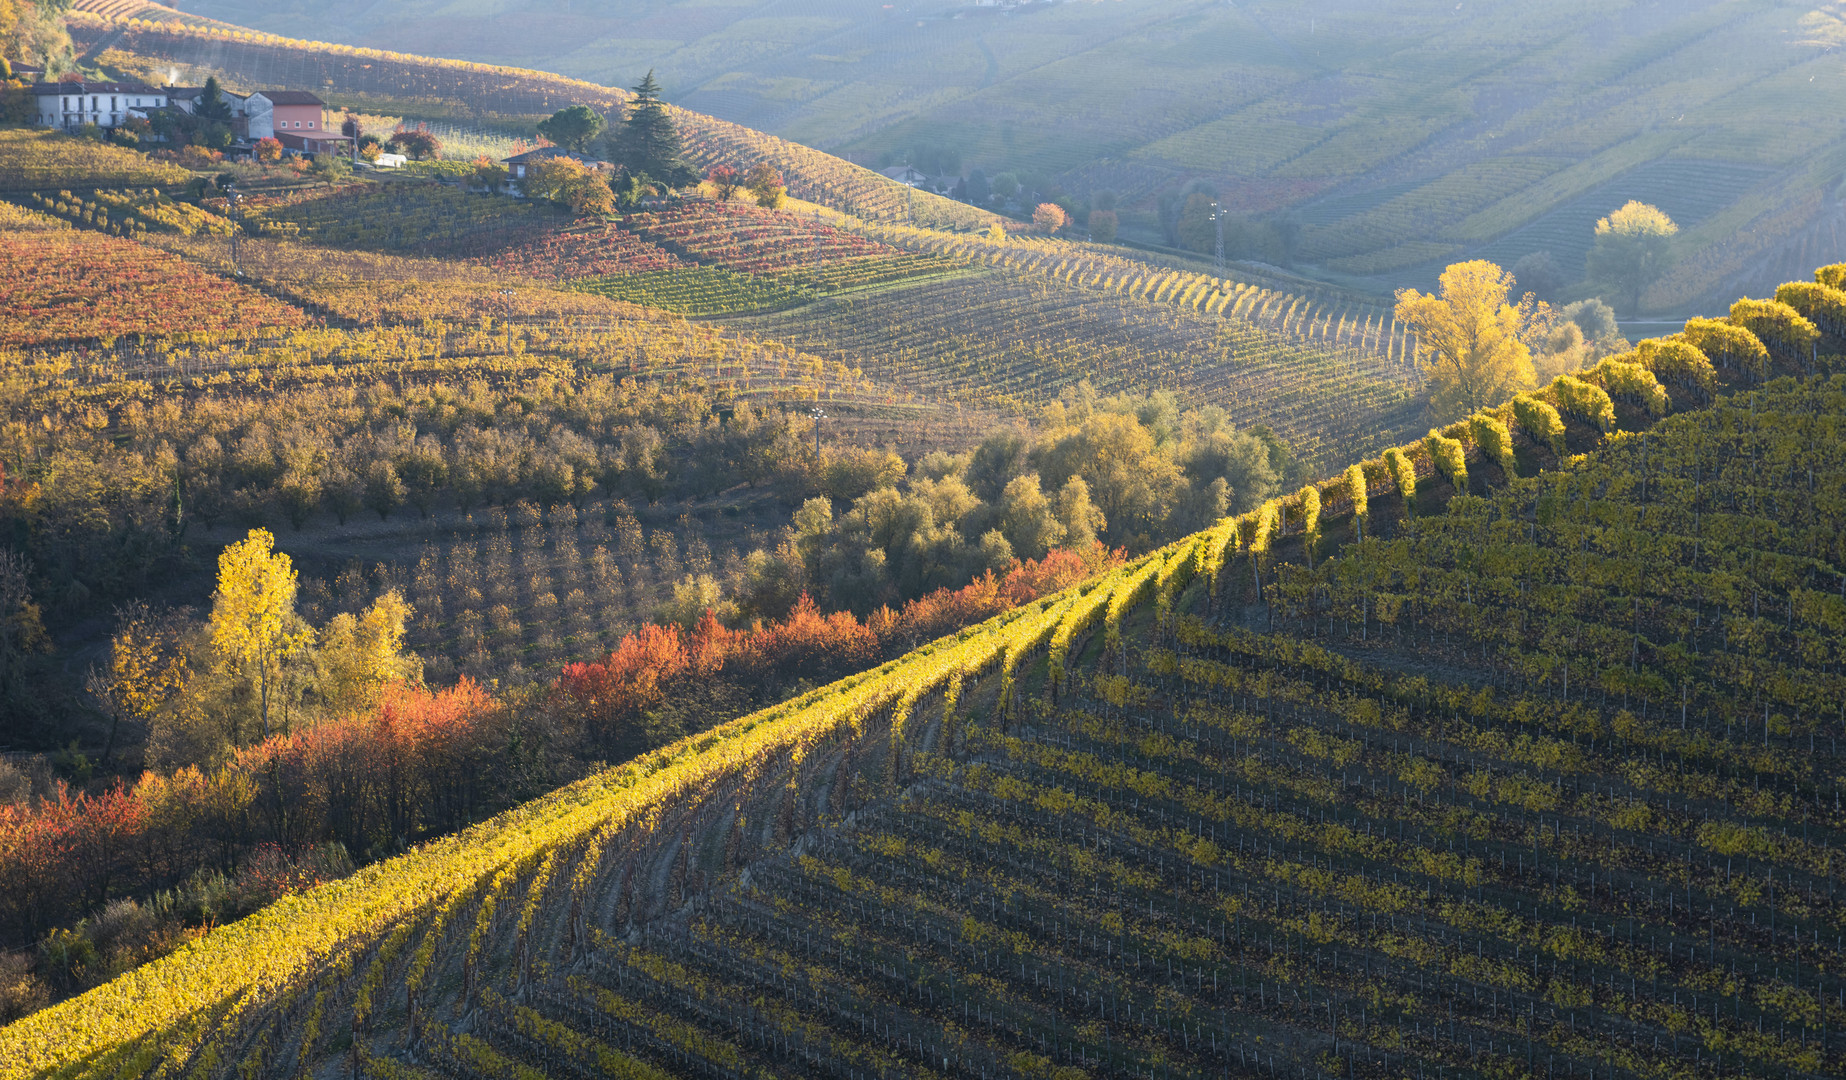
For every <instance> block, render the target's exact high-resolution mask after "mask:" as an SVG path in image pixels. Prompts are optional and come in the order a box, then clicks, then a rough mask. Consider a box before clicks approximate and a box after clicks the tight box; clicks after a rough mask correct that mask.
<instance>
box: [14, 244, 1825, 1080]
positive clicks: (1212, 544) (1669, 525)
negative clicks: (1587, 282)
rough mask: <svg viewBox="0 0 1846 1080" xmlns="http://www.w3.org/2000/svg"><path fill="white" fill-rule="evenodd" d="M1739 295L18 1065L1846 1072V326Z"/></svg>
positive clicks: (809, 706) (688, 752)
mask: <svg viewBox="0 0 1846 1080" xmlns="http://www.w3.org/2000/svg"><path fill="white" fill-rule="evenodd" d="M1838 275H1839V269H1838V268H1830V269H1829V270H1827V271H1823V280H1829V281H1837V280H1838ZM1804 290H1805V291H1804ZM1810 294H1812V295H1811V296H1810ZM1782 295H1783V296H1785V297H1787V298H1788V299H1789V300H1791V301H1796V302H1801V303H1804V304H1805V303H1807V302H1808V300H1807V299H1804V297H1807V298H1809V299H1812V298H1813V297H1821V298H1822V299H1824V295H1823V293H1822V291H1821V290H1820V289H1818V288H1817V287H1814V286H1789V287H1788V288H1787V289H1785V290H1784V291H1783V293H1782ZM1738 310H1739V312H1740V314H1739V322H1738V323H1737V324H1733V325H1732V328H1731V330H1730V331H1724V332H1723V333H1722V334H1719V336H1717V337H1710V336H1706V337H1699V335H1701V334H1707V335H1708V334H1712V333H1717V332H1716V331H1712V330H1711V329H1710V328H1709V327H1704V326H1694V327H1689V328H1688V335H1689V336H1690V337H1694V338H1698V339H1699V340H1705V341H1707V342H1716V341H1722V342H1728V343H1729V346H1728V348H1729V350H1730V351H1725V350H1718V349H1716V348H1714V351H1713V355H1714V356H1715V357H1716V358H1717V364H1716V367H1715V368H1714V367H1712V366H1711V365H1710V364H1707V365H1706V366H1704V367H1700V366H1699V365H1698V364H1697V363H1692V362H1691V355H1692V352H1693V350H1690V349H1682V350H1667V349H1665V346H1664V345H1662V344H1661V343H1655V347H1653V348H1643V349H1641V350H1638V351H1637V352H1636V353H1634V354H1631V356H1630V357H1629V358H1628V359H1625V360H1620V361H1616V362H1615V363H1614V364H1605V365H1603V366H1602V367H1601V368H1599V369H1598V370H1597V371H1596V372H1594V373H1589V374H1586V378H1587V379H1589V380H1591V381H1590V382H1589V383H1584V382H1576V381H1572V380H1560V381H1559V382H1557V383H1555V384H1554V385H1553V386H1552V387H1550V388H1548V389H1547V390H1545V391H1543V392H1541V393H1540V394H1538V395H1537V396H1536V398H1532V399H1523V400H1522V401H1520V402H1516V403H1514V404H1512V405H1509V406H1508V407H1506V408H1504V409H1500V410H1495V411H1494V412H1493V413H1491V414H1483V415H1481V416H1477V417H1476V418H1474V419H1473V420H1472V421H1469V422H1463V423H1461V424H1457V425H1453V426H1451V427H1450V428H1448V429H1445V430H1444V432H1442V433H1441V434H1440V435H1439V436H1438V435H1435V434H1433V433H1432V437H1431V439H1430V440H1428V441H1427V442H1425V443H1421V444H1417V445H1414V446H1411V447H1407V448H1405V449H1404V450H1402V451H1397V450H1394V451H1392V452H1391V453H1389V454H1387V455H1386V456H1385V457H1383V458H1380V459H1375V460H1368V461H1365V462H1362V463H1360V464H1358V465H1356V466H1355V467H1354V468H1353V469H1350V470H1348V471H1347V472H1346V473H1344V474H1341V475H1339V476H1337V477H1335V478H1334V479H1331V480H1328V481H1326V482H1323V483H1320V484H1317V485H1312V486H1310V487H1309V488H1306V489H1304V490H1303V491H1301V492H1300V493H1297V494H1295V495H1292V496H1288V497H1285V498H1277V499H1274V500H1271V501H1269V502H1266V503H1265V504H1264V505H1263V506H1262V507H1260V508H1259V509H1257V510H1255V511H1252V512H1251V513H1249V514H1245V515H1240V516H1238V517H1236V518H1230V519H1225V520H1223V521H1221V522H1219V523H1218V524H1217V525H1215V526H1214V527H1212V528H1211V529H1208V530H1206V531H1204V532H1201V533H1197V534H1194V535H1192V536H1189V537H1186V538H1185V539H1183V540H1181V541H1178V542H1176V543H1174V544H1170V545H1168V546H1166V547H1163V548H1160V549H1158V550H1156V551H1154V552H1152V553H1150V554H1148V555H1146V556H1144V557H1142V558H1139V559H1137V560H1135V561H1133V562H1131V563H1128V564H1126V565H1124V566H1122V567H1120V568H1119V569H1115V570H1112V571H1110V572H1108V573H1106V574H1105V575H1103V576H1101V577H1098V578H1094V579H1092V580H1090V581H1088V582H1085V583H1083V584H1082V585H1079V586H1077V587H1075V588H1072V589H1069V590H1066V591H1064V592H1061V593H1057V594H1055V595H1052V596H1049V597H1046V598H1044V599H1041V600H1039V601H1036V602H1033V603H1031V604H1028V605H1026V606H1024V607H1021V608H1017V609H1015V610H1013V611H1010V612H1008V613H1006V614H1003V615H1000V616H998V617H996V618H994V619H991V620H989V621H987V622H985V623H982V624H980V625H978V626H974V627H971V628H969V629H967V630H964V631H961V632H960V633H958V634H954V635H951V636H949V637H946V638H943V639H941V640H939V641H936V642H934V643H932V644H930V645H928V646H925V647H923V648H921V649H919V650H917V651H915V652H913V653H910V654H908V655H906V656H904V657H903V658H901V659H899V660H896V661H893V662H891V663H887V664H884V665H882V666H880V667H878V668H876V669H873V670H871V671H867V672H865V673H863V674H861V675H856V676H853V677H850V678H847V679H845V680H843V681H841V682H837V683H834V684H831V685H828V686H824V687H821V688H819V689H816V690H813V691H811V692H808V693H806V694H803V695H801V696H799V697H797V698H795V699H793V700H790V701H787V702H784V703H783V704H780V705H778V706H775V707H773V708H770V709H767V710H764V711H761V712H758V713H755V714H752V715H750V716H747V717H743V718H741V719H739V720H736V721H733V722H730V723H727V724H724V725H722V726H720V727H718V728H716V729H714V730H712V731H709V732H705V733H702V734H699V735H695V736H693V737H691V738H688V739H686V740H682V741H681V742H678V743H675V744H673V745H672V746H669V747H667V748H665V749H663V750H660V751H656V752H654V753H650V754H647V755H644V756H643V757H641V758H639V759H637V760H636V761H633V762H630V763H629V764H626V765H623V766H619V767H617V768H614V769H611V770H608V771H606V772H603V773H601V774H598V775H596V776H594V777H592V778H590V779H588V780H585V781H583V782H581V783H578V784H575V785H572V786H569V787H566V788H564V789H562V790H560V791H558V792H556V793H554V794H552V795H550V796H547V797H545V798H542V799H539V800H537V801H535V802H532V803H530V804H527V805H525V806H522V807H520V808H518V809H517V810H514V811H511V812H509V813H507V814H504V815H502V816H500V817H498V818H495V819H494V820H492V821H490V822H487V823H485V824H483V825H480V826H477V827H475V828H474V829H471V830H468V831H466V832H464V833H462V834H460V835H457V836H455V837H452V838H449V839H445V840H440V841H437V842H435V843H432V844H429V845H427V846H424V847H422V848H419V849H417V850H415V851H413V852H411V853H410V854H407V855H404V856H401V857H398V858H395V859H391V860H388V861H385V862H381V863H377V864H374V865H373V866H371V867H368V868H366V869H363V870H361V871H359V872H358V873H357V874H355V875H354V876H353V877H351V878H349V879H347V880H344V881H341V882H338V883H335V884H331V885H326V886H322V887H320V888H317V889H314V890H311V891H309V892H306V893H303V894H300V895H298V896H294V897H291V898H289V899H286V900H283V901H281V902H279V903H278V904H276V905H275V906H273V907H271V908H269V909H267V910H265V911H264V912H262V913H261V914H259V915H257V916H255V917H252V918H250V919H246V920H244V921H242V922H238V923H235V924H232V925H229V926H225V927H222V928H220V929H218V930H216V931H214V932H213V933H211V934H210V935H208V936H206V937H205V938H203V939H202V940H201V941H199V942H197V943H196V944H194V945H191V946H188V947H186V948H184V949H182V950H181V951H179V952H178V953H176V954H174V955H173V956H171V957H169V958H167V959H164V960H160V961H156V962H155V963H153V964H151V965H149V966H147V967H145V968H143V969H140V970H139V971H136V972H134V973H133V974H131V975H129V976H126V977H125V978H123V979H121V980H118V981H117V982H115V983H111V984H109V985H107V986H104V987H102V988H99V989H97V990H95V991H92V992H91V993H90V994H88V995H86V996H84V997H82V998H79V999H76V1000H74V1001H71V1002H68V1003H66V1004H63V1005H60V1006H56V1007H54V1008H52V1009H50V1010H47V1011H46V1012H43V1013H41V1014H38V1015H36V1016H33V1017H30V1018H28V1019H26V1020H24V1021H21V1022H19V1023H16V1024H14V1025H12V1026H11V1027H9V1028H6V1029H4V1030H0V1076H4V1077H8V1078H11V1077H27V1076H37V1075H45V1074H47V1073H50V1072H51V1071H53V1070H54V1069H55V1070H59V1072H58V1075H66V1076H89V1075H96V1076H101V1075H121V1074H124V1073H145V1072H147V1071H149V1070H150V1069H159V1070H162V1071H167V1070H171V1071H175V1072H184V1073H185V1074H187V1075H199V1076H219V1075H231V1074H233V1073H240V1074H245V1075H255V1074H275V1073H279V1072H291V1073H293V1072H301V1073H304V1074H315V1075H329V1076H331V1075H335V1074H342V1073H345V1072H347V1071H348V1070H353V1071H356V1072H357V1073H358V1074H360V1075H369V1076H383V1077H393V1076H412V1077H420V1076H456V1077H487V1076H493V1077H501V1076H521V1077H525V1076H533V1077H536V1076H541V1075H560V1074H569V1075H585V1076H588V1075H620V1076H637V1077H654V1076H668V1075H694V1074H696V1075H714V1076H716V1075H724V1076H739V1075H750V1076H759V1075H761V1076H767V1075H771V1074H775V1075H789V1074H796V1075H827V1076H842V1077H846V1076H852V1077H859V1076H870V1075H880V1076H891V1075H903V1076H919V1077H921V1076H943V1075H950V1076H995V1075H1008V1076H1013V1075H1017V1076H1057V1077H1076V1076H1091V1075H1094V1076H1105V1075H1107V1076H1115V1075H1122V1076H1132V1075H1144V1074H1146V1075H1155V1076H1170V1075H1224V1074H1227V1073H1228V1074H1257V1073H1265V1074H1269V1075H1283V1074H1288V1075H1302V1076H1330V1077H1331V1076H1360V1075H1364V1076H1378V1077H1383V1076H1404V1075H1409V1074H1412V1073H1413V1072H1425V1071H1436V1070H1444V1071H1448V1070H1454V1071H1456V1072H1458V1073H1460V1074H1462V1075H1496V1076H1534V1077H1535V1076H1541V1075H1543V1076H1552V1077H1555V1076H1558V1075H1566V1076H1569V1075H1577V1074H1586V1075H1587V1074H1590V1073H1592V1072H1594V1073H1595V1074H1597V1075H1606V1076H1624V1077H1626V1076H1637V1077H1639V1076H1647V1077H1669V1076H1671V1077H1706V1076H1709V1077H1718V1076H1734V1075H1740V1074H1746V1075H1764V1076H1822V1075H1837V1074H1838V1073H1839V1072H1840V1070H1841V1068H1842V1067H1843V1066H1846V1061H1843V1060H1842V1054H1843V1053H1846V1051H1843V1049H1842V1048H1841V1047H1840V1045H1839V1040H1838V1035H1837V1028H1838V1027H1839V1025H1840V1021H1841V1020H1842V1019H1843V1018H1846V1017H1843V1015H1842V1014H1843V1013H1846V983H1842V982H1841V980H1840V977H1839V975H1838V968H1839V965H1840V964H1841V962H1842V960H1843V959H1846V957H1842V956H1841V955H1840V950H1841V945H1840V941H1839V940H1838V937H1839V933H1840V926H1841V921H1840V914H1839V911H1838V910H1837V906H1836V905H1837V901H1836V899H1835V896H1834V892H1835V890H1834V876H1835V874H1836V873H1837V870H1838V866H1839V863H1838V857H1839V850H1840V835H1841V834H1840V829H1841V828H1842V827H1843V826H1846V821H1842V820H1841V819H1840V811H1839V807H1838V805H1837V802H1838V800H1837V795H1838V791H1839V785H1840V782H1841V781H1840V779H1839V777H1838V776H1837V775H1836V774H1837V772H1838V770H1839V768H1840V764H1841V762H1840V757H1839V749H1838V746H1837V739H1838V737H1839V735H1840V734H1841V733H1842V726H1846V725H1843V722H1842V721H1843V718H1842V716H1841V714H1840V711H1839V710H1840V706H1839V702H1840V701H1841V700H1842V691H1843V690H1846V686H1842V685H1841V679H1842V677H1843V670H1846V669H1843V668H1842V659H1846V657H1842V655H1841V652H1840V648H1841V642H1842V641H1846V622H1842V620H1843V619H1846V614H1843V612H1846V607H1843V606H1842V601H1841V599H1840V597H1841V596H1842V595H1846V585H1843V584H1842V583H1846V549H1842V548H1841V546H1840V545H1839V542H1838V538H1839V536H1840V535H1841V528H1842V525H1843V524H1846V522H1842V521H1841V520H1840V508H1841V506H1842V505H1846V503H1842V496H1843V495H1846V440H1843V439H1842V435H1843V434H1846V433H1843V432H1842V431H1841V426H1840V417H1841V416H1842V415H1846V376H1840V375H1825V374H1822V375H1811V374H1809V375H1807V377H1804V378H1796V377H1782V378H1777V379H1775V380H1774V381H1769V382H1764V381H1763V376H1766V375H1778V374H1785V375H1789V376H1793V375H1802V374H1806V367H1807V365H1809V364H1811V363H1814V362H1815V360H1816V359H1817V358H1818V360H1819V362H1820V364H1821V365H1822V368H1823V370H1834V369H1837V367H1838V366H1839V364H1840V362H1841V361H1840V355H1841V353H1842V349H1841V346H1842V344H1846V343H1843V342H1842V341H1841V339H1840V338H1839V336H1838V332H1839V325H1838V324H1837V321H1833V320H1830V321H1829V322H1828V325H1829V329H1828V331H1827V336H1826V337H1825V339H1824V344H1825V352H1824V353H1822V352H1821V351H1819V350H1815V351H1814V352H1812V353H1810V354H1808V355H1797V354H1795V353H1793V352H1791V351H1789V350H1787V349H1786V348H1785V347H1784V346H1783V344H1782V343H1781V342H1780V341H1779V340H1776V339H1773V338H1772V340H1771V342H1770V349H1769V350H1768V351H1764V352H1762V353H1761V357H1762V361H1763V363H1762V364H1758V363H1757V362H1755V361H1751V360H1747V359H1744V356H1745V355H1746V354H1745V352H1743V351H1739V350H1740V347H1741V345H1742V343H1743V342H1744V340H1745V339H1746V338H1749V339H1750V340H1755V339H1754V338H1752V337H1751V336H1750V335H1749V333H1748V332H1747V331H1744V330H1743V329H1742V324H1743V323H1745V322H1747V321H1748V312H1749V311H1750V309H1749V308H1748V307H1747V306H1744V307H1740V308H1739V309H1738ZM1816 310H1818V309H1816ZM1756 325H1758V326H1766V325H1767V324H1761V323H1759V324H1756ZM1733 331H1735V332H1733ZM1760 344H1761V343H1760V342H1759V347H1760ZM1663 350H1664V351H1663ZM1704 355H1705V354H1703V353H1699V354H1698V356H1699V357H1700V359H1701V361H1702V360H1703V359H1704ZM1668 357H1676V358H1677V359H1672V360H1669V359H1667V358H1668ZM1650 367H1651V368H1652V371H1651V372H1650V370H1649V369H1650ZM1656 375H1657V376H1658V377H1659V379H1660V380H1661V381H1663V382H1665V383H1666V384H1668V385H1669V386H1671V387H1672V390H1671V393H1670V395H1668V394H1667V393H1665V392H1664V391H1663V390H1662V388H1661V382H1658V381H1655V380H1656ZM1712 390H1719V391H1723V393H1722V395H1721V396H1719V397H1717V398H1716V400H1712V401H1710V402H1709V404H1707V403H1705V402H1706V401H1707V395H1708V393H1709V392H1710V391H1712ZM1535 401H1542V402H1545V403H1547V405H1548V406H1552V407H1555V409H1556V410H1557V411H1555V412H1548V411H1547V409H1546V408H1542V407H1540V406H1539V405H1538V404H1535ZM1669 408H1670V409H1672V410H1673V411H1672V415H1669V416H1666V417H1665V418H1664V419H1656V418H1655V415H1656V414H1657V413H1658V412H1660V411H1663V410H1667V409H1669ZM1559 413H1561V414H1562V416H1563V418H1564V422H1563V423H1562V424H1556V421H1557V419H1558V416H1559ZM1547 417H1549V420H1547ZM1553 424H1555V425H1556V426H1555V427H1554V426H1552V425H1553ZM1509 435H1510V437H1509ZM1829 796H1833V797H1831V798H1829ZM1566 825H1569V826H1570V829H1569V830H1568V832H1567V831H1566V830H1565V828H1564V826H1566ZM1720 935H1722V940H1720ZM1829 936H1833V937H1835V939H1836V940H1835V941H1833V942H1828V941H1827V940H1826V938H1827V937H1829ZM1489 948H1492V949H1493V950H1494V955H1493V956H1491V957H1490V956H1488V955H1487V950H1488V949H1489Z"/></svg>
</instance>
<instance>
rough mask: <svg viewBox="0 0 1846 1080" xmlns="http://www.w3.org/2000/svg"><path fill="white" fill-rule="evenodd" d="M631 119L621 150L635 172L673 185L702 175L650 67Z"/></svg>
mask: <svg viewBox="0 0 1846 1080" xmlns="http://www.w3.org/2000/svg"><path fill="white" fill-rule="evenodd" d="M634 94H635V96H634V100H633V101H630V102H629V103H628V118H627V120H625V121H624V122H623V124H622V136H621V140H620V143H619V145H618V148H617V149H618V153H619V156H620V159H621V162H622V164H624V165H626V166H627V167H628V171H629V172H630V173H631V174H645V175H647V176H648V177H650V178H652V179H654V180H656V181H659V182H660V183H663V184H666V185H667V186H669V187H685V186H686V185H687V184H690V183H692V182H693V181H695V180H697V179H698V178H699V174H698V170H696V169H694V168H693V167H692V166H691V165H689V164H687V162H686V159H685V158H684V157H683V156H682V151H681V148H680V142H679V129H678V128H675V127H674V126H673V118H672V117H671V116H669V115H667V108H666V106H665V105H664V104H662V103H661V100H660V84H659V83H657V82H655V81H654V72H653V71H652V70H651V69H650V70H649V71H648V73H647V77H646V78H644V79H642V80H641V81H640V82H639V83H637V84H635V86H634Z"/></svg>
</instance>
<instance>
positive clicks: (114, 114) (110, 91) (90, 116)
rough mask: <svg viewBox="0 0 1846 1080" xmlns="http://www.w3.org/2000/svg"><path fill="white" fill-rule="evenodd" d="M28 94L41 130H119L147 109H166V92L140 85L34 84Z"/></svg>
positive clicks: (143, 115) (114, 83)
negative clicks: (83, 127)
mask: <svg viewBox="0 0 1846 1080" xmlns="http://www.w3.org/2000/svg"><path fill="white" fill-rule="evenodd" d="M31 93H32V97H33V100H34V103H35V105H36V110H35V116H36V117H37V120H38V124H39V126H40V127H50V128H59V129H62V130H64V131H75V130H77V129H78V128H80V127H82V126H84V125H85V124H95V125H96V126H97V127H102V128H113V127H120V126H121V125H122V123H123V122H124V121H127V120H129V119H131V118H133V117H136V116H141V117H145V116H146V115H147V111H148V110H149V109H164V108H166V107H167V92H166V91H164V90H157V89H155V88H154V87H152V86H147V85H145V84H143V83H118V82H55V83H43V82H42V83H34V84H32V87H31Z"/></svg>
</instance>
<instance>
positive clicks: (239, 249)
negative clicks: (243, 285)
mask: <svg viewBox="0 0 1846 1080" xmlns="http://www.w3.org/2000/svg"><path fill="white" fill-rule="evenodd" d="M225 196H226V197H227V198H228V199H229V200H230V203H231V273H232V274H233V275H235V276H237V277H243V276H244V260H243V256H244V249H243V237H242V235H241V234H242V233H243V231H244V216H243V212H242V211H243V195H242V193H240V192H238V191H237V190H236V189H235V188H233V189H231V190H229V191H226V192H225Z"/></svg>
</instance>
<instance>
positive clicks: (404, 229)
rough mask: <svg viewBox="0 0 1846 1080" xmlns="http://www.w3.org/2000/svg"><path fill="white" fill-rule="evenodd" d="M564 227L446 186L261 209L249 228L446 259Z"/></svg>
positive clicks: (355, 189)
mask: <svg viewBox="0 0 1846 1080" xmlns="http://www.w3.org/2000/svg"><path fill="white" fill-rule="evenodd" d="M558 220H560V218H559V215H558V214H557V213H556V212H554V211H553V210H551V209H550V208H549V207H546V206H544V205H539V204H533V203H530V202H527V201H524V200H515V199H506V198H497V197H494V196H491V195H477V194H471V193H469V192H467V191H465V190H463V189H462V188H460V187H450V186H448V185H446V184H438V183H409V182H406V183H391V184H357V185H353V186H350V187H345V188H341V189H339V190H337V191H334V192H330V193H328V194H326V195H323V196H320V197H312V196H311V195H310V196H307V197H300V198H292V199H288V200H285V201H283V202H281V203H279V204H277V205H272V206H257V207H254V208H252V209H251V210H250V211H249V212H248V213H247V214H246V215H245V224H246V228H249V229H252V230H253V231H256V232H257V233H258V234H259V235H260V234H262V233H265V232H268V233H277V234H285V235H288V236H291V237H295V236H298V237H300V238H301V239H303V240H309V241H312V242H314V243H318V244H322V245H327V246H351V247H359V248H373V249H381V250H387V251H408V250H411V249H419V250H427V251H444V250H446V249H447V248H448V247H450V246H453V245H457V244H466V243H468V242H470V241H471V240H474V239H475V238H477V237H479V236H480V235H481V234H487V235H489V236H492V237H495V238H496V239H497V240H498V241H499V242H500V243H505V242H507V238H524V237H528V236H532V235H535V234H536V233H538V231H539V230H540V229H542V228H543V227H544V226H546V225H549V224H552V223H554V222H556V221H558Z"/></svg>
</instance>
